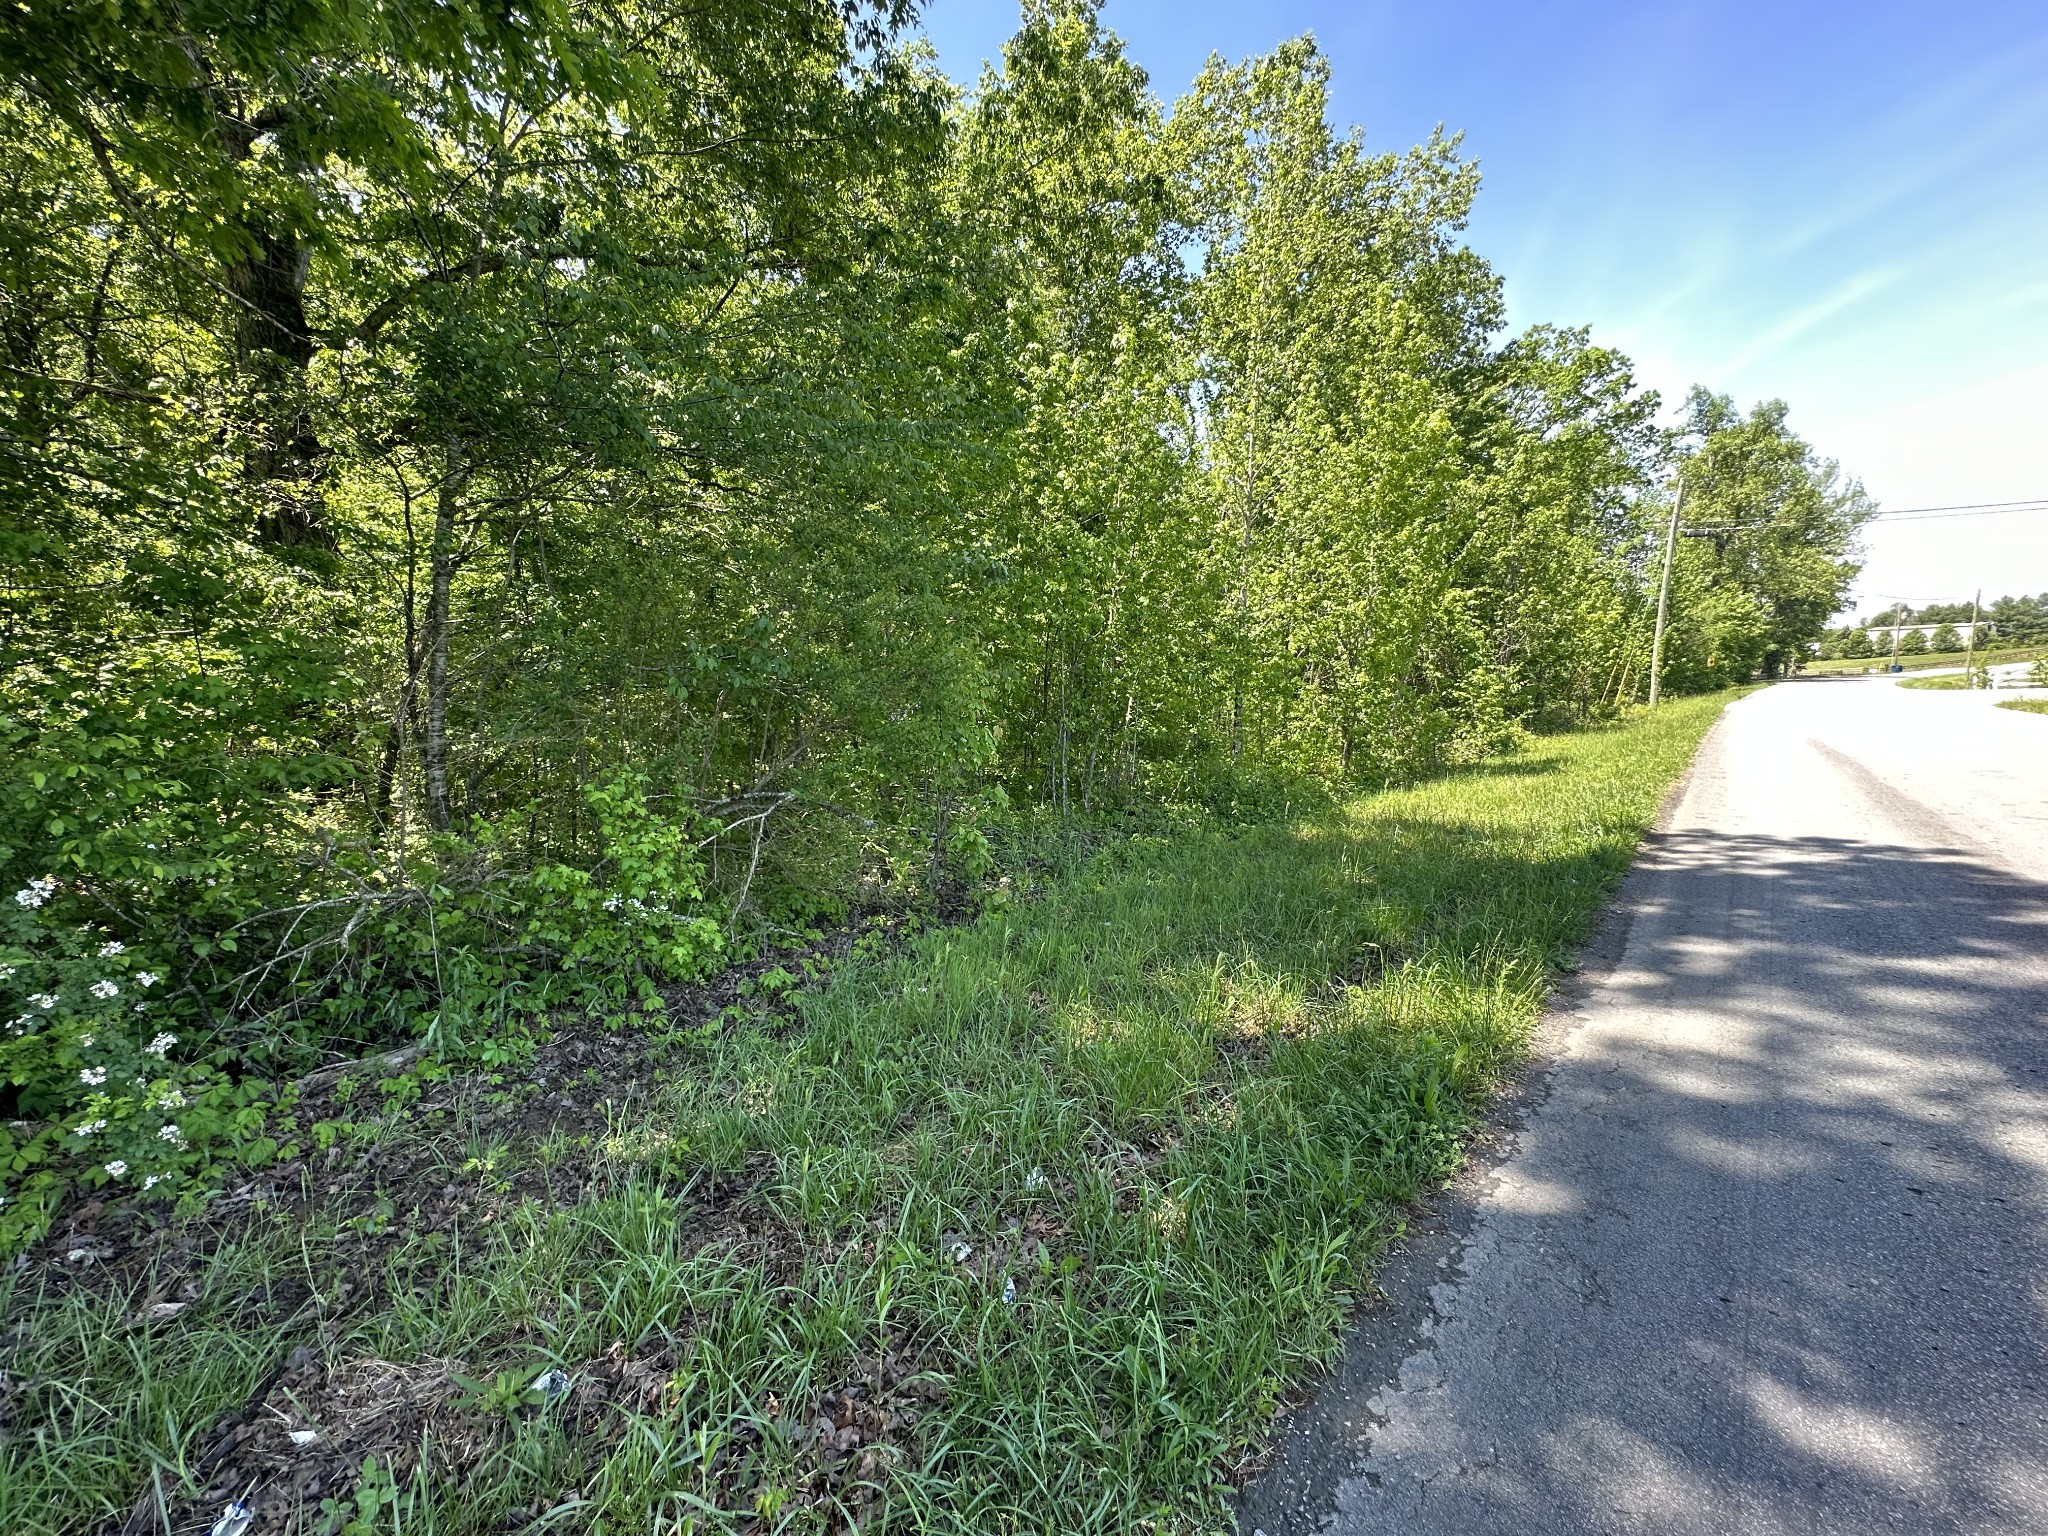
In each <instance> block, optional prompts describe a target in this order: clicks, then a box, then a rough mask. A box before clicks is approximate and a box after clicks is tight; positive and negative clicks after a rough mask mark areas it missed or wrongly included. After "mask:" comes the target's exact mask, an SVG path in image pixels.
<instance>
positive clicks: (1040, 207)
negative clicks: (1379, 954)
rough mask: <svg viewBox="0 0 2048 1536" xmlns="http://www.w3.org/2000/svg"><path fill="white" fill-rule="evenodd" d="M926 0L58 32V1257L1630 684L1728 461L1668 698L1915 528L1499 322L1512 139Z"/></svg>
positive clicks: (42, 167)
mask: <svg viewBox="0 0 2048 1536" xmlns="http://www.w3.org/2000/svg"><path fill="white" fill-rule="evenodd" d="M908 20H909V15H908V12H907V10H906V9H905V8H904V6H903V5H902V4H901V3H900V0H878V3H875V4H867V5H862V4H853V5H849V6H844V7H842V6H841V5H839V4H837V3H835V0H793V3H791V0H777V3H774V4H769V3H766V0H730V3H725V4H720V5H717V6H708V7H707V6H694V5H681V4H675V3H673V0H635V3H631V4H626V5H609V6H608V5H598V4H594V3H586V0H570V3H567V4H562V5H546V6H538V5H536V6H527V5H521V4H516V3H515V4H512V5H508V6H503V7H486V8H483V9H472V8H461V7H449V6H444V5H441V4H438V3H436V0H399V3H397V4H388V3H380V4H375V5H372V4H369V3H367V0H332V3H325V4H320V5H311V4H295V3H285V4H280V5H274V6H267V7H261V8H258V9H256V10H254V11H251V10H248V9H246V8H244V9H240V10H238V9H235V8H232V7H221V6H218V5H213V4H205V3H202V4H198V5H195V6H183V7H175V8H173V7H166V6H162V5H159V4H156V3H153V0H106V3H103V4H96V5H90V6H80V5H74V4H69V3H58V0H23V3H21V4H18V5H16V6H14V7H12V8H11V9H10V10H8V12H7V13H6V15H5V17H4V18H0V36H4V43H5V47H4V50H0V58H4V60H5V63H4V66H0V68H4V71H5V91H4V95H0V114H4V134H0V305H4V313H0V562H4V567H5V569H4V582H5V587H4V591H0V603H4V614H5V619H4V622H5V632H4V641H5V651H6V655H5V665H4V673H0V691H4V699H0V752H4V765H0V847H4V862H5V869H4V871H0V875H4V878H5V879H6V881H7V882H8V883H7V886H6V889H7V890H8V891H9V892H14V891H19V893H20V894H19V895H16V896H14V897H13V898H12V899H11V900H9V901H7V902H6V905H5V918H4V925H5V926H4V933H0V944H4V946H5V954H4V955H0V963H4V965H5V967H6V974H5V978H4V982H5V985H6V987H7V988H8V989H9V993H10V996H11V998H12V999H13V1000H12V1002H11V1004H10V1006H9V1008H8V1017H9V1018H10V1019H12V1020H13V1022H12V1024H11V1025H10V1026H9V1033H8V1034H7V1036H6V1037H5V1038H4V1039H0V1082H4V1086H0V1098H4V1103H0V1113H4V1114H5V1115H6V1116H8V1117H9V1118H10V1123H11V1125H12V1129H10V1130H6V1131H0V1158H4V1159H6V1160H8V1162H9V1166H8V1168H7V1170H6V1172H5V1177H6V1180H7V1182H8V1183H9V1185H10V1186H11V1187H12V1188H13V1190H14V1191H15V1193H16V1195H17V1196H24V1197H25V1198H17V1199H15V1200H14V1202H13V1203H12V1204H11V1205H10V1206H9V1207H7V1208H6V1210H5V1211H4V1212H0V1221H4V1222H10V1223H13V1224H14V1228H15V1229H16V1230H21V1229H25V1228H26V1227H30V1226H33V1224H34V1222H35V1221H36V1220H37V1219H38V1214H37V1213H38V1212H39V1211H41V1210H42V1209H44V1208H45V1207H46V1205H47V1203H48V1201H49V1200H50V1199H52V1198H54V1194H55V1192H56V1190H57V1189H58V1187H59V1183H60V1178H69V1177H72V1176H73V1175H72V1174H70V1173H65V1172H64V1171H63V1170H65V1169H73V1170H82V1172H78V1173H77V1174H76V1177H79V1178H82V1179H83V1180H84V1181H85V1183H86V1184H88V1185H93V1184H102V1183H106V1182H109V1181H119V1180H127V1181H128V1182H129V1183H139V1182H143V1181H145V1180H147V1181H150V1182H157V1181H162V1180H165V1179H168V1180H169V1181H170V1184H169V1187H171V1188H177V1187H179V1184H180V1180H181V1175H182V1172H183V1171H184V1170H188V1169H189V1168H190V1167H192V1166H193V1165H194V1164H195V1162H196V1160H198V1159H199V1158H200V1157H201V1156H202V1155H204V1151H205V1148H206V1147H207V1146H209V1145H216V1144H219V1143H221V1142H222V1141H223V1140H233V1141H239V1142H240V1144H241V1146H242V1150H243V1151H244V1153H245V1154H246V1155H250V1156H261V1155H264V1154H265V1153H266V1152H268V1151H270V1150H274V1149H273V1148H272V1145H271V1143H270V1142H269V1141H268V1140H266V1137H268V1136H269V1135H271V1134H273V1133H274V1132H275V1131H276V1129H277V1126H278V1124H279V1121H278V1118H277V1117H276V1116H275V1115H267V1114H266V1112H265V1106H266V1105H268V1104H271V1103H272V1102H273V1101H274V1097H275V1085H277V1084H281V1083H286V1082H289V1081H290V1080H291V1079H293V1078H294V1077H295V1076H296V1075H297V1074H299V1073H302V1072H304V1071H306V1070H307V1069H309V1068H311V1067H314V1066H316V1065H318V1064H319V1063H321V1062H322V1061H324V1060H329V1059H333V1058H334V1057H336V1056H340V1055H348V1054H354V1053H357V1052H360V1051H362V1050H365V1049H368V1048H372V1047H375V1046H377V1045H381V1044H387V1043H392V1042H397V1041H403V1040H407V1039H412V1038H417V1037H419V1036H421V1035H425V1036H427V1037H428V1038H429V1040H430V1041H431V1042H432V1043H433V1044H435V1045H436V1046H437V1047H439V1048H441V1049H442V1050H444V1051H445V1050H455V1049H462V1050H469V1051H486V1052H488V1051H491V1050H495V1049H501V1048H502V1049H512V1048H514V1044H516V1038H517V1036H518V1034H519V1029H520V1021H521V1020H523V1019H530V1018H532V1017H534V1016H536V1015H538V1014H540V1013H542V1012H544V1011H545V1010H546V1009H547V1008H548V1007H550V1006H551V1005H552V1004H553V1003H554V1002H555V1001H557V1000H559V999H560V998H562V997H564V996H566V995H568V989H570V988H574V989H577V990H578V991H579V993H587V992H588V991H589V990H590V989H595V990H596V991H597V992H599V993H604V992H607V991H611V992H618V991H621V990H624V989H633V990H637V991H638V992H640V994H641V995H642V996H643V997H649V998H651V997H653V996H654V995H655V994H656V992H657V990H658V988H659V986H660V985H661V984H662V983H663V982H665V981H669V980H673V979H676V978H681V977H687V976H690V975H694V974H699V973H701V972H702V971H704V970H705V969H706V968H708V967H710V966H712V965H715V964H716V963H717V961H718V958H719V956H720V955H721V954H722V953H724V952H726V950H727V949H728V948H729V947H730V946H732V945H734V944H736V943H739V944H744V943H746V942H749V940H750V936H758V935H760V934H761V933H764V932H766V931H768V930H770V929H772V928H773V927H774V926H775V925H777V924H790V923H798V922H802V921H805V920H808V919H810V918H811V917H813V916H815V915H816V914H818V913H819V912H821V911H826V910H829V909H831V908H832V907H833V906H835V905H837V904H842V903H844V902H845V901H847V900H848V899H849V898H850V897H851V895H852V893H853V892H854V891H855V890H856V889H857V885H858V882H859V881H861V880H862V879H869V880H876V881H882V882H887V883H891V884H894V885H896V886H898V887H914V888H923V889H927V890H929V889H931V888H933V887H934V886H941V885H945V884H947V883H948V882H957V881H958V880H960V879H962V878H971V877H973V876H975V875H976V874H977V873H978V872H979V871H980V870H981V869H983V868H984V867H985V866H986V860H987V854H988V848H989V843H988V837H989V834H990V833H991V831H992V830H994V829H995V828H996V827H997V826H998V825H999V824H1000V822H1001V818H1002V817H1003V816H1004V815H1006V814H1013V813H1015V812H1017V811H1023V810H1028V809H1029V808H1031V807H1042V808H1047V809H1049V810H1051V811H1056V812H1058V813H1061V814H1069V815H1077V814H1091V813H1099V812H1101V811H1103V810H1104V809H1107V808H1115V807H1118V806H1123V805H1127V804H1130V803H1132V802H1133V801H1135V800H1139V799H1142V798H1146V797H1159V796H1168V795H1177V796H1209V797H1215V796H1228V795H1231V794H1236V793H1240V792H1242V791H1244V790H1245V789H1246V788H1247V787H1253V788H1255V787H1256V786H1258V785H1260V784H1262V783H1272V782H1275V781H1278V780H1283V779H1303V778H1306V779H1311V780H1322V781H1337V780H1342V779H1346V778H1349V779H1366V780H1380V779H1385V778H1388V777H1393V776H1400V775H1406V774H1412V773H1414V772H1416V771H1419V770H1424V769H1428V768H1430V767H1432V766H1435V765H1440V764H1444V763H1447V762H1453V761H1457V760H1460V759H1467V758H1470V757H1473V756H1475V755H1479V754H1483V753H1485V752H1487V751H1489V750H1492V749H1493V748H1494V747H1495V746H1496V745H1497V744H1498V743H1499V742H1501V741H1502V740H1504V739H1506V738H1507V737H1508V736H1509V735H1510V734H1511V733H1513V732H1514V731H1516V730H1517V729H1520V728H1524V727H1533V728H1544V727H1547V726H1551V725H1555V724H1561V723H1567V722H1571V721H1574V720H1581V719H1584V718H1586V717H1587V716H1589V715H1592V714H1596V713H1599V712H1601V711H1604V710H1610V709H1613V708H1615V707H1617V706H1619V705H1620V704H1622V703H1624V702H1626V701H1628V700H1630V699H1632V698H1635V697H1639V696H1640V695H1641V693H1642V691H1643V687H1644V684H1645V681H1646V679H1645V668H1646V664H1647V657H1648V653H1649V641H1650V634H1649V613H1650V610H1651V608H1652V606H1653V602H1654V585H1655V580H1654V578H1655V574H1656V573H1655V568H1654V562H1655V559H1656V556H1657V553H1658V551H1659V549H1660V547H1661V546H1660V537H1661V530H1662V515H1663V513H1662V506H1661V497H1662V495H1663V494H1664V493H1663V492H1662V491H1661V490H1660V489H1659V487H1660V485H1661V484H1662V483H1663V482H1664V480H1665V479H1666V478H1667V470H1668V468H1669V465H1670V461H1671V460H1672V459H1673V458H1674V456H1677V455H1680V454H1683V455H1687V456H1688V463H1689V464H1690V465H1691V469H1690V470H1689V473H1690V474H1691V475H1692V477H1693V479H1692V481H1691V485H1690V492H1689V494H1690V495H1691V496H1692V497H1693V498H1694V501H1693V502H1692V505H1693V506H1695V507H1697V508H1699V509H1702V510H1703V511H1704V512H1706V513H1711V515H1712V518H1717V519H1720V520H1721V521H1720V522H1718V523H1715V525H1714V526H1713V527H1712V528H1710V529H1709V530H1708V533H1707V538H1706V539H1705V540H1704V541H1701V540H1693V539H1688V540H1687V541H1686V542H1685V544H1684V547H1683V549H1682V552H1681V560H1680V563H1679V570H1678V576H1677V579H1676V580H1675V582H1674V589H1675V610H1674V611H1675V621H1674V622H1675V630H1674V641H1673V645H1672V647H1671V651H1670V657H1671V661H1670V681H1671V682H1672V684H1673V685H1674V686H1678V687H1702V688H1704V687H1711V686H1715V685H1717V684H1719V683H1721V682H1723V681H1725V680H1728V679H1731V678H1736V677H1741V676H1747V675H1749V674H1750V673H1752V672H1754V671H1756V670H1758V669H1759V668H1768V667H1771V666H1773V665H1778V664H1782V663H1783V661H1784V659H1785V658H1786V657H1788V656H1790V655H1793V654H1795V652H1797V651H1798V649H1799V648H1800V647H1802V646H1803V645H1804V644H1805V643H1806V642H1807V641H1809V640H1811V639H1814V638H1817V637H1818V635H1819V633H1820V629H1819V626H1820V624H1821V622H1822V621H1823V620H1824V618H1825V617H1826V615H1827V614H1828V613H1829V612H1831V611H1832V609H1833V606H1834V604H1835V602H1836V601H1837V600H1838V598H1839V596H1840V593H1841V590H1842V587H1843V584H1844V582H1845V581H1846V579H1847V576H1848V574H1849V573H1850V572H1851V571H1852V570H1853V567H1852V566H1851V565H1850V564H1849V562H1848V555H1849V546H1850V540H1851V538H1852V536H1853V532H1854V528H1855V524H1856V522H1857V520H1858V518H1859V517H1860V516H1861V515H1863V511H1864V508H1863V504H1862V501H1861V497H1860V493H1858V492H1856V491H1855V490H1854V488H1853V487H1851V488H1847V489H1844V488H1842V487H1840V486H1839V485H1838V484H1836V482H1835V480H1834V478H1833V473H1832V468H1831V466H1825V465H1821V464H1819V463H1818V462H1817V461H1816V460H1815V459H1814V457H1813V455H1812V454H1811V453H1810V452H1809V451H1808V450H1807V448H1806V447H1805V445H1804V444H1802V443H1800V442H1799V441H1798V440H1797V439H1796V438H1795V437H1793V436H1792V435H1791V434H1790V433H1789V432H1788V431H1787V430H1786V429H1785V426H1784V412H1783V407H1781V406H1766V407H1760V408H1759V409H1758V410H1757V411H1756V412H1754V413H1753V414H1751V415H1750V416H1748V417H1746V418H1745V417H1740V416H1738V415H1737V414H1736V413H1735V412H1734V410H1733V407H1732V406H1730V405H1729V404H1728V403H1727V402H1726V401H1724V400H1720V399H1717V398H1715V397H1712V396H1705V395H1702V396H1700V397H1699V398H1698V399H1696V400H1695V402H1694V405H1693V409H1692V413H1691V416H1690V418H1689V420H1688V422H1687V424H1686V428H1685V430H1684V431H1683V432H1680V433H1675V434H1673V433H1665V432H1662V431H1660V430H1659V429H1658V428H1657V426H1656V425H1655V413H1656V410H1657V401H1656V399H1655V397H1654V396H1653V395H1650V394H1648V393H1646V392H1644V391H1642V390H1640V389H1638V388H1637V387H1636V386H1635V385H1634V383H1633V381H1632V379H1631V377H1630V373H1629V368H1628V364H1627V361H1626V360H1625V359H1624V358H1622V357H1620V356H1619V355H1617V354H1615V353H1614V352H1612V351H1609V350H1607V349H1605V348H1602V347H1599V346H1597V345H1595V344H1594V343H1593V342H1592V341H1591V340H1590V339H1589V338H1588V336H1587V335H1586V334H1585V333H1584V332H1582V331H1574V330H1569V329H1557V328H1551V327H1538V328H1536V329H1534V330H1532V331H1529V332H1527V333H1525V334H1522V335H1519V336H1513V337H1505V336H1503V334H1502V308H1501V300H1500V290H1499V282H1498V279H1497V278H1496V276H1495V274H1494V273H1493V272H1492V271H1491V270H1490V269H1489V268H1488V266H1487V265H1486V264H1485V263H1484V262H1483V261H1482V260H1481V259H1480V258H1479V257H1478V256H1476V255H1475V254H1474V253H1473V252H1472V251H1471V250H1469V249H1468V248H1467V247H1466V246H1464V245H1463V244H1462V242H1461V240H1460V238H1459V231H1460V229H1461V228H1462V225H1463V222H1464V219H1465V216H1466V213H1467V210H1468V208H1469V207H1470V204H1471V200H1472V198H1473V196H1474V194H1475V191H1476V188H1477V177H1476V173H1475V171H1474V169H1473V167H1472V165H1471V164H1470V163H1469V162H1468V161H1466V160H1465V159H1463V158H1462V157H1461V154H1460V151H1459V148H1458V145H1457V143H1456V141H1455V140H1449V139H1442V138H1439V139H1436V140H1433V141H1431V142H1430V143H1428V144H1425V145H1422V146H1419V147H1418V148H1416V149H1413V150H1411V151H1409V152H1407V153H1405V154H1375V153H1371V152H1369V151H1368V150H1367V149H1366V148H1365V147H1364V144H1363V142H1362V140H1361V139H1360V137H1359V136H1358V135H1357V134H1356V133H1353V134H1350V135H1337V134H1334V133H1333V132H1332V131H1331V130H1330V128H1329V127H1328V107H1329V99H1328V72H1327V66H1326V64H1325V62H1324V60H1323V59H1322V58H1321V57H1320V56H1319V55H1318V54H1317V52H1316V51H1315V49H1314V47H1313V45H1312V44H1310V43H1308V42H1305V41H1303V42H1295V43H1290V44H1287V45H1286V46H1284V47H1282V48H1281V49H1279V50H1278V51H1276V52H1275V53H1273V54H1272V55H1270V56H1268V57H1265V58H1261V59H1257V60H1253V61H1251V62H1249V63H1245V64H1242V65H1235V66H1233V65H1227V64H1224V63H1221V62H1217V63H1213V64H1212V65H1211V66H1210V67H1209V68H1208V69H1206V70H1205V71H1204V72H1203V74H1202V76H1201V77H1200V78H1199V79H1198V80H1197V81H1196V82H1195V84H1194V87H1193V89H1192V90H1191V92H1190V93H1189V94H1188V95H1187V96H1186V97H1185V99H1183V100H1182V101H1181V102H1179V103H1178V104H1176V105H1175V106H1174V107H1173V108H1172V109H1171V110H1170V111H1169V110H1167V109H1166V108H1165V107H1164V106H1163V105H1162V104H1161V102H1160V101H1159V100H1158V99H1157V98H1155V97H1154V96H1153V95H1152V94H1150V92H1149V88H1148V85H1147V81H1146V79H1145V76H1144V75H1143V73H1142V72H1141V71H1140V70H1139V69H1138V68H1137V67H1136V66H1135V65H1133V64H1132V63H1131V62H1130V61H1129V60H1128V59H1126V58H1125V57H1124V55H1123V52H1122V49H1121V47H1120V45H1119V44H1118V43H1117V42H1116V40H1115V39H1114V38H1113V37H1111V36H1110V35H1109V34H1108V33H1106V32H1105V31H1103V30H1102V29H1101V28H1100V27H1099V25H1098V24H1097V21H1096V19H1095V16H1094V14H1093V11H1092V9H1091V8H1090V7H1088V6H1086V5H1085V4H1079V3H1061V4H1054V5H1044V4H1039V3H1036V0H1034V3H1033V4H1031V5H1030V6H1028V7H1027V10H1026V15H1025V19H1024V23H1023V26H1022V29H1021V30H1020V32H1019V33H1018V35H1017V37H1016V38H1015V40H1014V41H1013V42H1012V43H1011V45H1010V46H1009V48H1008V49H1007V51H1006V54H1005V59H1004V64H1003V67H1002V69H1001V70H1000V71H996V72H992V73H990V74H989V75H988V76H987V77H986V78H985V79H983V80H982V82H981V83H980V85H979V87H978V88H977V89H975V90H974V91H972V92H969V93H965V94H962V93H959V92H957V91H955V90H954V88H953V87H952V86H950V85H949V84H948V83H947V82H946V81H945V80H944V78H943V77H942V76H940V75H939V74H938V73H937V71H936V70H935V69H934V68H933V67H932V65H931V63H930V61H929V58H928V56H926V55H924V54H922V53H920V52H919V51H918V47H917V45H915V44H914V43H910V42H906V41H905V35H904V31H903V29H904V26H905V25H906V23H907V22H908ZM1697 520H1698V519H1696V518H1694V517H1693V515H1692V513H1690V512H1689V513H1688V521H1689V522H1690V521H1697ZM145 978H147V979H145ZM507 1037H511V1040H512V1042H513V1043H507ZM0 1236H4V1233H0Z"/></svg>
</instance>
